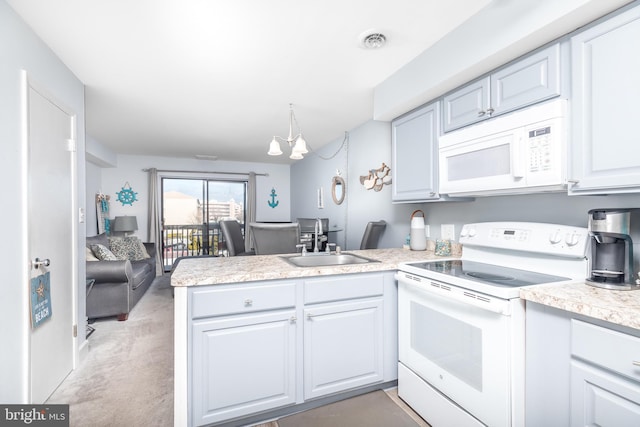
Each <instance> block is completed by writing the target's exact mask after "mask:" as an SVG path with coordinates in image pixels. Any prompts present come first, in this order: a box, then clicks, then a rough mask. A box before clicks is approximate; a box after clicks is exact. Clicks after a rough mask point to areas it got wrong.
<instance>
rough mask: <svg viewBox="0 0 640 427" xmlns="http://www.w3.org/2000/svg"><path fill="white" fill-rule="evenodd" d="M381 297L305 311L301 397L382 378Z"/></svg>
mask: <svg viewBox="0 0 640 427" xmlns="http://www.w3.org/2000/svg"><path fill="white" fill-rule="evenodd" d="M382 315H383V301H382V298H376V299H372V300H364V301H357V302H345V303H339V304H324V305H319V306H317V307H309V308H305V310H304V318H305V321H304V398H305V400H306V399H313V398H316V397H320V396H324V395H326V394H330V393H336V392H339V391H343V390H347V389H351V388H355V387H359V386H364V385H368V384H372V383H376V382H381V381H382V379H383V347H382V345H383V316H382Z"/></svg>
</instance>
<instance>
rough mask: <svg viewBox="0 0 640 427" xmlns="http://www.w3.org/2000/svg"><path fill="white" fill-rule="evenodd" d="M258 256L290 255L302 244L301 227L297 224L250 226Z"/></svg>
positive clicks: (254, 223) (258, 223) (261, 223)
mask: <svg viewBox="0 0 640 427" xmlns="http://www.w3.org/2000/svg"><path fill="white" fill-rule="evenodd" d="M249 228H250V229H251V235H252V237H253V244H254V248H255V251H256V255H270V254H290V253H294V252H297V250H298V248H297V247H296V245H298V244H300V225H299V224H298V223H297V222H289V223H282V224H280V223H277V224H275V223H264V222H252V223H251V224H249Z"/></svg>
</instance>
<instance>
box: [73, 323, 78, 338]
mask: <svg viewBox="0 0 640 427" xmlns="http://www.w3.org/2000/svg"><path fill="white" fill-rule="evenodd" d="M73 337H74V338H78V325H73Z"/></svg>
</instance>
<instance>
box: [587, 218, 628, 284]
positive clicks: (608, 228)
mask: <svg viewBox="0 0 640 427" xmlns="http://www.w3.org/2000/svg"><path fill="white" fill-rule="evenodd" d="M639 213H640V210H637V209H593V210H590V211H589V237H590V240H591V245H590V247H591V252H590V255H589V277H588V278H587V280H586V283H587V284H588V285H592V286H597V287H600V288H606V289H614V290H632V289H640V276H639V275H638V274H639V272H640V265H639V263H638V255H640V253H639V252H640V251H635V250H634V246H635V245H636V244H638V243H640V236H638V231H639V228H640V215H639ZM632 227H633V228H632ZM634 239H635V242H636V243H634Z"/></svg>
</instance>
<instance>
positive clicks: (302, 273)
mask: <svg viewBox="0 0 640 427" xmlns="http://www.w3.org/2000/svg"><path fill="white" fill-rule="evenodd" d="M343 253H352V254H354V255H360V256H363V257H366V258H371V259H374V260H377V261H380V262H372V263H368V264H351V265H331V266H326V267H294V266H292V265H291V264H289V263H288V262H286V261H284V260H283V259H281V258H280V255H256V256H237V257H229V258H215V257H211V258H194V259H189V258H186V259H183V260H181V261H180V263H179V264H178V266H177V267H176V270H175V271H174V272H173V274H172V275H171V285H172V286H200V285H216V284H222V283H239V282H255V281H259V280H273V279H293V278H296V277H310V276H325V275H331V274H351V273H368V272H372V271H388V270H397V267H398V264H399V263H401V262H411V261H424V260H428V259H437V258H438V257H436V256H435V255H434V253H433V252H431V251H411V250H408V249H400V248H398V249H368V250H355V251H344V252H343ZM292 255H293V254H292ZM285 256H286V255H285Z"/></svg>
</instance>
